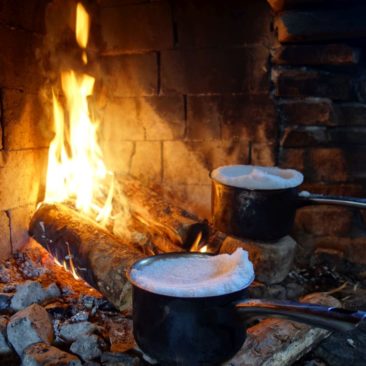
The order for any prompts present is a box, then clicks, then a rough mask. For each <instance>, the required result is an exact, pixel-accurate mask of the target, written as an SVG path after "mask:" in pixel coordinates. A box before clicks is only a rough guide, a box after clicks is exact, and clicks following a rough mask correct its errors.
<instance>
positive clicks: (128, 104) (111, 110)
mask: <svg viewBox="0 0 366 366" xmlns="http://www.w3.org/2000/svg"><path fill="white" fill-rule="evenodd" d="M136 108H137V107H136V101H135V99H134V98H111V99H110V100H109V101H108V102H107V106H106V108H105V111H104V114H103V121H102V127H101V129H102V130H101V134H102V138H103V140H105V141H115V142H119V141H135V140H143V139H144V138H145V131H144V126H143V125H142V124H141V123H139V120H138V118H137V109H136Z"/></svg>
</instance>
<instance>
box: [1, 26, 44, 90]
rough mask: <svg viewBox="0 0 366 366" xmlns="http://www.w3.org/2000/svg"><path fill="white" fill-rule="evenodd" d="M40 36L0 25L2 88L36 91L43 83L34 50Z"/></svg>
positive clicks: (40, 40) (38, 46) (36, 47)
mask: <svg viewBox="0 0 366 366" xmlns="http://www.w3.org/2000/svg"><path fill="white" fill-rule="evenodd" d="M41 46H42V37H40V36H38V35H36V34H32V33H30V32H26V31H24V30H21V29H15V28H14V27H6V26H5V25H3V24H2V25H1V26H0V84H1V86H2V87H3V88H9V89H22V90H27V91H30V92H33V93H37V92H38V90H39V88H40V87H41V86H43V85H44V76H43V75H42V73H41V70H40V67H39V63H38V60H37V58H36V50H37V49H39V48H40V47H41Z"/></svg>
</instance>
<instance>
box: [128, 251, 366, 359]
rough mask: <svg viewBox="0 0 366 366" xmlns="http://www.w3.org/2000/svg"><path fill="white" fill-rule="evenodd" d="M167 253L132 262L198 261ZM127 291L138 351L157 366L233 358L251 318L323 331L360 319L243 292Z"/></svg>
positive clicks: (344, 327)
mask: <svg viewBox="0 0 366 366" xmlns="http://www.w3.org/2000/svg"><path fill="white" fill-rule="evenodd" d="M204 255H207V254H200V253H184V254H183V253H169V254H161V255H157V256H154V257H149V258H145V259H142V260H140V261H138V262H136V263H135V264H134V265H133V266H132V268H131V270H132V269H134V268H135V269H141V268H143V267H144V266H146V265H149V264H150V263H151V262H153V261H159V260H162V259H165V258H169V257H170V258H171V257H177V256H179V257H180V258H181V257H184V256H186V257H190V256H204ZM129 280H130V282H131V283H132V286H133V331H134V336H135V340H136V342H137V344H138V346H139V347H140V348H141V350H142V351H143V352H145V353H146V354H147V355H148V356H150V357H152V358H154V359H156V360H157V361H159V363H160V364H162V365H184V366H196V365H210V366H213V365H219V364H221V363H223V362H224V361H226V360H229V359H230V358H231V357H232V356H234V355H235V354H236V353H237V352H238V351H239V349H240V348H241V346H242V345H243V343H244V341H245V338H246V321H247V320H248V318H250V317H253V316H263V315H270V316H280V317H285V318H289V319H292V320H295V321H299V322H303V323H307V324H312V325H315V326H317V327H323V328H326V329H331V330H337V331H347V330H352V329H354V328H355V327H356V326H357V325H358V324H359V323H360V321H362V319H363V318H365V316H366V313H364V312H361V311H356V312H353V311H347V310H344V309H337V308H329V307H324V306H320V305H312V304H302V303H294V302H293V303H291V302H268V301H262V300H253V299H248V298H247V296H246V289H245V288H244V289H242V290H240V291H238V292H233V293H229V294H225V295H220V296H210V297H194V298H188V297H174V296H166V295H161V294H158V293H154V292H151V291H147V290H145V289H143V288H141V287H139V286H138V285H137V284H136V282H135V281H134V280H132V279H131V277H130V276H129Z"/></svg>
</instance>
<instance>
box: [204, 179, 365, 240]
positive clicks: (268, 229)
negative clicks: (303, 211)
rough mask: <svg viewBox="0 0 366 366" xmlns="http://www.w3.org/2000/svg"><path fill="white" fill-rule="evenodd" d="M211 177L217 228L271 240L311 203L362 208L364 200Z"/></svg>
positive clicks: (213, 214)
mask: <svg viewBox="0 0 366 366" xmlns="http://www.w3.org/2000/svg"><path fill="white" fill-rule="evenodd" d="M211 179H212V207H211V209H212V221H213V225H214V226H215V227H216V228H217V229H218V230H220V231H222V232H224V233H226V234H230V235H235V236H239V237H244V238H248V239H254V240H263V241H274V240H277V239H279V238H281V237H283V236H285V235H288V234H289V232H290V231H291V229H292V226H293V223H294V219H295V213H296V210H297V209H298V208H300V207H303V206H307V205H313V204H318V205H319V204H327V205H342V206H349V207H357V208H366V199H363V198H352V197H338V196H325V195H320V194H310V193H307V192H301V193H300V192H299V189H298V187H294V188H286V189H274V190H259V189H258V190H257V189H252V190H251V189H245V188H238V187H232V186H228V185H226V184H223V183H221V182H218V181H217V180H215V179H213V178H212V177H211Z"/></svg>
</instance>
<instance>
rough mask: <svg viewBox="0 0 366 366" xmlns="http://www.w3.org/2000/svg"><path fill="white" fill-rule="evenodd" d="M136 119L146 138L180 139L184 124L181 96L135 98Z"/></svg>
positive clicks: (182, 135) (183, 131)
mask: <svg viewBox="0 0 366 366" xmlns="http://www.w3.org/2000/svg"><path fill="white" fill-rule="evenodd" d="M136 103H137V114H138V120H139V121H140V123H141V124H142V125H143V126H144V129H145V134H146V139H147V140H176V139H182V138H183V137H184V134H185V130H186V125H185V119H184V100H183V97H182V96H160V97H146V98H140V99H137V100H136Z"/></svg>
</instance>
